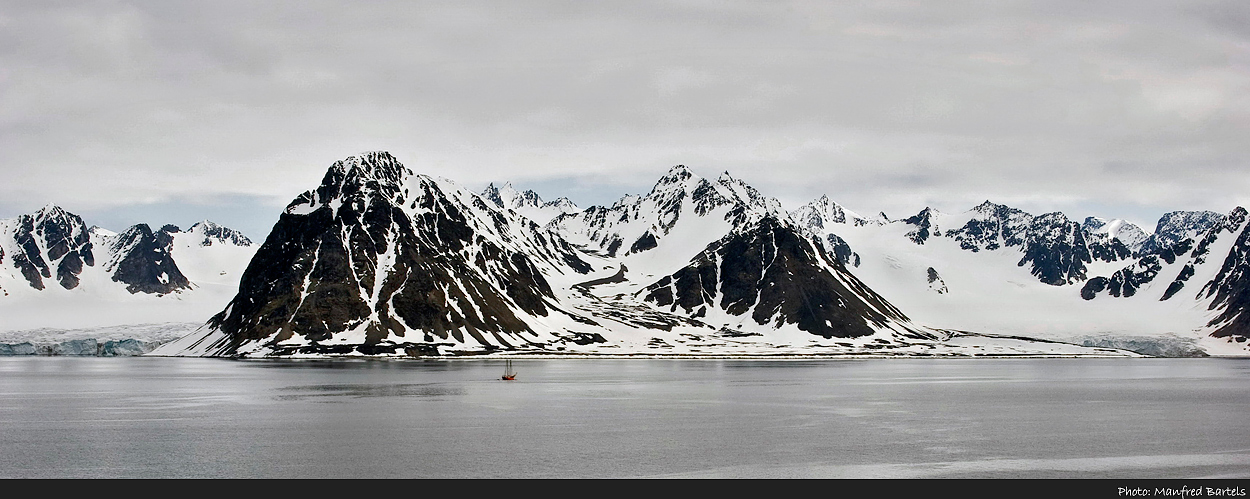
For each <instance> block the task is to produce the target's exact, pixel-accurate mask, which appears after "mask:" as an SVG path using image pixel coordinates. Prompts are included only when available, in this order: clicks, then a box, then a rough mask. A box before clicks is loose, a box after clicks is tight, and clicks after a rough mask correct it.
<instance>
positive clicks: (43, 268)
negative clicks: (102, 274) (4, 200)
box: [12, 204, 95, 290]
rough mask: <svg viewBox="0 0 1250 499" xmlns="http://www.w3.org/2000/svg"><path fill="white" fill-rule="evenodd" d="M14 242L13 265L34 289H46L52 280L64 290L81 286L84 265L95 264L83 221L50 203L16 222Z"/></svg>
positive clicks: (88, 235) (88, 233)
mask: <svg viewBox="0 0 1250 499" xmlns="http://www.w3.org/2000/svg"><path fill="white" fill-rule="evenodd" d="M12 236H13V241H14V242H15V243H16V244H17V248H16V250H17V251H16V252H15V254H14V255H13V256H12V259H13V265H14V266H15V267H16V268H17V269H18V271H19V272H21V274H22V276H23V277H24V278H26V281H27V283H28V284H30V286H31V287H32V288H35V289H39V290H42V289H44V288H45V284H44V282H43V280H44V279H48V278H51V277H52V271H53V269H55V271H56V279H57V281H58V282H59V283H60V285H61V287H63V288H65V289H73V288H75V287H77V286H78V282H79V279H78V275H79V274H81V273H82V269H83V265H87V266H93V265H95V255H94V253H93V251H92V250H93V245H92V243H91V233H90V231H89V230H88V229H87V226H86V225H85V224H84V223H83V221H82V218H81V217H79V216H78V215H75V214H73V213H69V212H67V211H65V210H63V209H61V208H60V207H59V206H56V205H52V204H49V205H47V206H44V207H43V208H41V209H39V211H37V212H35V213H34V214H33V215H22V216H20V217H18V218H17V219H16V220H15V227H14V228H13V234H12Z"/></svg>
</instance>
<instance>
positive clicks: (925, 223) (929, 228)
mask: <svg viewBox="0 0 1250 499" xmlns="http://www.w3.org/2000/svg"><path fill="white" fill-rule="evenodd" d="M937 213H938V211H937V210H935V209H933V208H925V209H923V210H921V211H920V213H917V214H915V215H913V216H910V217H908V218H906V219H904V220H903V223H906V224H911V225H914V226H916V228H915V229H914V230H912V231H910V232H908V233H907V238H908V239H910V240H911V242H913V243H916V244H924V243H925V241H927V240H929V236H931V235H937V234H940V232H938V231H939V230H940V229H939V228H938V227H937V225H935V223H934V221H933V218H934V216H935V215H937Z"/></svg>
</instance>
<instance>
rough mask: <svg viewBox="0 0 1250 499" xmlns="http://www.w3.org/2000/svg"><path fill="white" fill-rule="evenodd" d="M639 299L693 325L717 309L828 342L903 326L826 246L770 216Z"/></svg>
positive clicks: (728, 237) (724, 240)
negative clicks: (788, 327) (679, 311)
mask: <svg viewBox="0 0 1250 499" xmlns="http://www.w3.org/2000/svg"><path fill="white" fill-rule="evenodd" d="M640 293H641V294H644V295H645V296H644V299H645V300H646V301H648V302H651V303H654V304H656V305H657V306H661V307H669V308H670V310H672V311H676V310H677V309H678V308H681V309H683V310H684V311H685V312H686V313H688V314H691V315H693V316H695V317H701V316H703V315H705V314H706V313H707V311H708V310H709V309H720V310H723V311H725V312H726V313H728V314H729V315H734V316H744V315H747V314H750V315H749V317H750V319H751V320H753V321H755V322H756V323H758V324H761V325H766V324H772V325H774V326H776V327H780V326H782V325H784V324H794V325H796V326H797V327H798V329H799V330H802V331H806V332H809V333H812V334H814V335H818V336H823V337H826V338H831V337H843V338H848V337H858V336H866V335H870V334H873V333H874V332H876V329H877V328H882V327H888V326H890V325H897V324H900V323H906V322H907V321H908V320H907V318H906V317H905V316H903V314H902V313H901V312H899V311H898V309H896V308H895V307H894V306H893V305H890V304H889V303H888V302H886V301H885V300H884V299H883V298H881V297H880V296H878V295H876V293H874V292H872V291H871V290H870V289H868V287H867V286H864V285H863V283H861V282H859V281H858V280H857V279H856V278H855V277H854V276H852V275H851V274H849V273H847V272H846V270H845V267H844V266H843V265H842V264H841V263H840V262H839V261H838V259H837V258H835V257H834V256H833V255H830V254H829V253H828V252H827V251H826V250H825V248H824V245H822V244H819V243H817V242H815V241H813V240H812V239H810V238H809V237H808V236H807V235H805V233H804V231H802V230H801V229H799V228H798V227H795V226H793V225H792V224H790V223H788V222H787V221H786V220H784V219H780V218H777V217H775V216H771V215H766V216H764V217H762V218H760V219H759V220H757V221H756V222H755V223H753V224H751V225H749V226H744V227H740V228H738V229H735V230H734V231H732V232H731V233H729V234H728V235H726V236H725V237H723V238H721V239H720V240H718V241H715V242H713V243H712V244H709V245H708V246H707V248H706V249H704V250H703V252H702V253H700V254H699V255H698V256H696V257H695V258H694V259H692V260H691V262H690V264H689V265H688V266H686V267H685V268H682V269H681V270H679V271H677V272H676V273H674V274H672V275H669V276H666V277H664V278H662V279H660V280H659V281H656V282H655V283H653V284H651V285H650V286H648V287H647V288H645V289H644V290H643V291H641V292H640Z"/></svg>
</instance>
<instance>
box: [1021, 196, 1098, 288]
mask: <svg viewBox="0 0 1250 499" xmlns="http://www.w3.org/2000/svg"><path fill="white" fill-rule="evenodd" d="M1092 261H1093V260H1092V258H1091V256H1090V253H1089V248H1088V246H1087V245H1086V243H1085V231H1084V230H1082V229H1081V226H1080V224H1078V223H1076V222H1073V221H1072V220H1069V219H1068V217H1067V216H1066V215H1064V214H1063V213H1059V212H1054V213H1046V214H1043V215H1038V216H1036V217H1033V219H1032V221H1031V223H1030V224H1029V227H1028V231H1027V232H1026V235H1025V245H1024V257H1023V258H1021V259H1020V262H1019V263H1018V265H1020V266H1021V267H1023V266H1025V265H1031V268H1030V272H1031V273H1032V274H1033V275H1034V276H1035V277H1037V278H1038V279H1039V280H1040V281H1042V282H1044V283H1046V284H1050V285H1054V286H1059V285H1064V284H1073V283H1077V282H1081V281H1084V280H1085V277H1086V276H1085V271H1086V267H1085V264H1087V263H1091V262H1092Z"/></svg>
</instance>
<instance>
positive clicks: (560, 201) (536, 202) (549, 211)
mask: <svg viewBox="0 0 1250 499" xmlns="http://www.w3.org/2000/svg"><path fill="white" fill-rule="evenodd" d="M482 197H483V198H486V200H487V201H490V202H492V203H495V205H496V206H499V207H500V208H506V209H509V210H512V211H515V212H517V213H520V214H521V215H522V216H524V217H525V218H528V219H530V220H533V221H534V222H536V223H538V224H539V225H543V224H546V223H547V222H549V221H551V219H553V218H555V217H557V216H560V215H562V214H565V213H577V212H579V211H581V209H580V208H578V207H577V205H576V204H573V201H570V200H569V198H565V197H561V198H557V199H555V200H554V201H545V202H544V201H543V199H542V198H541V197H539V195H538V193H536V192H534V191H531V190H526V191H524V192H522V191H518V190H516V189H515V188H513V187H512V183H511V182H508V183H505V184H504V185H503V187H495V184H493V183H492V184H490V185H488V186H486V190H484V191H482Z"/></svg>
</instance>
